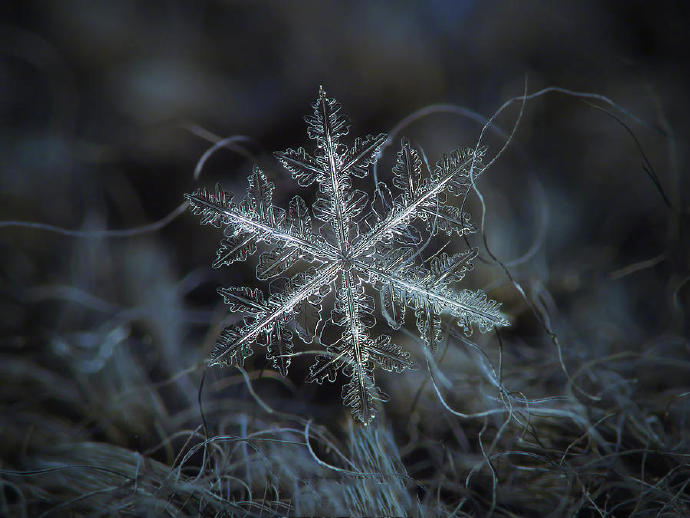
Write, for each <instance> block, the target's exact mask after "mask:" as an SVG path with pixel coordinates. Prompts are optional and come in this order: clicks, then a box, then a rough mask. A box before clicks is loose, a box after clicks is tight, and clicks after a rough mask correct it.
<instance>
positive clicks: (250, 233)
mask: <svg viewBox="0 0 690 518" xmlns="http://www.w3.org/2000/svg"><path fill="white" fill-rule="evenodd" d="M313 109H314V113H313V115H311V116H308V117H306V118H305V120H306V123H307V134H308V136H309V138H310V139H311V140H313V141H315V143H316V151H315V153H314V155H310V154H309V153H307V151H305V150H304V149H303V148H298V149H288V150H286V151H283V152H279V153H276V154H275V156H276V158H277V159H278V160H279V161H280V163H281V164H282V165H283V166H284V167H285V168H286V169H287V170H288V171H289V172H290V173H291V174H292V177H293V179H295V180H296V181H297V183H298V184H299V185H300V186H301V187H309V186H311V185H313V184H316V185H317V186H318V192H317V193H316V198H315V201H314V203H313V204H312V206H311V211H310V210H309V208H308V207H307V204H306V203H305V201H304V200H303V199H302V198H301V197H300V196H295V197H293V198H292V200H291V201H290V204H289V208H288V210H287V212H286V211H285V210H283V209H281V208H279V207H277V206H275V205H274V204H273V190H274V185H273V184H272V183H271V182H270V181H269V180H268V179H267V178H266V176H265V174H264V173H263V171H262V170H261V169H260V168H259V167H258V166H254V169H253V171H252V173H251V175H250V176H249V178H248V180H249V188H248V190H247V194H246V196H245V198H244V199H243V200H241V201H240V202H235V201H234V200H233V195H232V194H231V193H228V192H226V191H224V190H223V188H222V187H221V186H220V185H217V186H216V189H215V191H208V190H206V189H205V188H201V189H198V190H197V191H195V192H194V193H192V194H187V195H186V198H187V200H188V202H189V206H190V208H191V210H192V212H193V213H194V214H197V215H199V216H201V224H202V225H212V226H214V227H217V228H222V229H223V235H224V237H223V240H222V241H221V244H220V248H219V249H218V252H217V257H216V260H215V261H214V263H213V267H215V268H219V267H221V266H224V265H229V264H231V263H233V262H235V261H244V260H246V259H247V257H248V256H249V255H252V254H254V253H255V252H256V250H257V244H259V243H264V244H265V246H266V249H265V251H263V252H262V253H261V254H260V256H259V260H258V264H257V266H256V277H257V279H259V280H261V281H268V280H271V281H270V285H269V292H270V294H269V296H268V297H267V296H266V295H265V294H264V292H263V291H262V290H261V289H258V288H255V287H230V288H220V289H219V290H218V292H219V293H220V295H221V296H222V297H223V298H224V301H225V304H227V306H228V309H229V311H231V312H233V313H234V312H238V313H241V314H243V315H244V318H243V319H242V321H241V322H240V323H239V324H237V325H233V326H231V327H228V328H226V329H225V330H224V331H223V332H222V334H221V336H220V338H219V339H218V341H217V343H216V345H215V348H214V350H213V352H212V354H211V358H210V360H209V363H210V364H211V365H235V364H237V365H242V364H243V362H244V360H245V359H246V358H248V357H249V356H250V355H251V354H252V352H253V351H252V346H254V345H260V346H263V347H265V348H266V350H267V353H266V358H267V359H268V360H270V361H271V362H272V364H273V366H274V367H275V368H277V369H278V370H279V371H280V372H281V373H282V374H283V375H286V374H287V371H288V367H289V365H290V361H291V356H292V353H293V352H294V342H293V338H294V335H295V334H296V335H297V336H298V337H299V339H300V340H301V341H303V342H306V343H315V344H317V345H319V346H322V347H323V348H324V354H323V355H319V356H317V357H316V361H315V363H314V364H313V365H312V366H311V368H310V373H309V377H308V381H315V382H317V383H322V382H323V381H324V380H328V381H331V382H332V381H334V380H335V378H336V374H337V372H338V371H340V372H341V373H342V374H344V375H345V376H346V377H347V378H349V381H348V382H347V383H346V384H345V385H344V386H343V392H342V397H343V402H344V404H345V405H347V406H349V407H351V409H352V413H353V414H354V415H355V416H356V417H357V418H358V419H359V420H360V421H362V422H363V423H365V424H366V423H368V422H370V421H371V420H372V419H373V418H374V415H375V411H376V401H385V395H384V394H383V392H381V391H380V389H379V388H378V387H377V386H376V385H375V383H374V370H375V368H376V367H379V368H381V369H383V370H386V371H389V372H390V371H395V372H403V371H404V370H405V369H410V368H413V362H412V361H411V360H410V354H409V353H408V352H406V351H404V350H403V349H402V347H400V346H399V345H396V344H395V343H393V342H392V341H391V337H390V336H389V335H387V334H379V335H378V336H375V331H376V329H374V326H375V325H376V319H375V317H374V311H375V302H374V297H372V295H371V293H376V292H378V294H379V298H380V303H379V306H380V312H381V313H382V314H383V316H384V319H385V321H386V322H387V324H388V325H389V326H390V327H391V328H392V329H399V328H400V327H401V326H402V325H403V324H404V321H405V312H406V309H410V310H411V311H412V312H413V313H414V319H415V320H416V324H417V329H418V330H419V334H420V337H421V339H422V341H423V342H424V343H425V344H426V346H428V347H430V348H432V349H434V348H435V347H436V345H437V343H438V342H439V341H440V340H441V338H442V316H443V315H447V316H448V317H450V318H452V319H454V320H455V321H456V322H457V324H458V325H459V326H461V327H462V328H463V329H464V330H465V332H466V333H469V332H471V326H472V325H473V324H475V325H477V326H478V327H479V329H480V330H482V331H487V330H490V329H492V328H493V327H495V326H506V325H508V321H507V319H506V318H505V316H504V315H503V314H502V313H501V312H500V311H499V304H498V303H497V302H496V301H493V300H490V299H487V296H486V294H485V293H484V292H483V291H480V290H476V291H472V290H467V289H462V290H460V289H456V288H455V284H456V283H457V282H458V281H460V280H461V279H462V278H463V277H464V275H465V274H466V273H467V272H468V271H469V270H470V269H471V268H472V260H473V259H474V258H475V257H476V256H477V253H478V251H477V249H469V250H466V251H464V252H460V253H456V254H452V255H448V254H446V253H445V252H440V253H436V254H434V255H432V256H431V257H430V258H428V259H427V260H426V261H421V260H420V257H419V256H420V255H421V252H422V250H423V249H424V248H425V247H426V246H427V245H428V243H429V242H430V241H429V237H431V236H435V235H437V234H446V235H448V236H453V235H455V236H463V235H466V234H468V233H470V232H472V231H474V228H473V226H472V225H471V224H470V221H469V215H468V214H467V213H466V212H463V211H462V210H461V209H460V208H458V205H459V206H462V205H463V203H464V201H465V198H466V197H467V194H468V192H469V188H470V186H471V176H470V175H474V176H476V175H477V174H479V173H480V172H481V171H482V170H483V168H482V156H483V154H484V150H474V149H463V150H457V151H454V152H452V153H450V154H449V155H444V156H443V157H442V158H441V160H439V162H438V163H437V164H436V165H435V167H433V168H429V167H424V166H423V161H422V158H421V157H420V152H419V151H418V150H416V149H415V148H414V147H413V146H412V145H410V143H409V142H408V141H407V140H405V139H403V140H402V145H401V149H400V151H399V152H398V153H397V160H396V164H395V166H394V168H393V186H394V188H395V192H396V193H397V196H395V197H394V196H393V194H392V193H391V190H390V189H389V188H388V187H387V185H386V184H385V183H383V182H380V183H378V185H377V188H376V190H375V193H374V196H373V201H372V202H371V203H370V202H369V196H368V195H367V193H365V192H363V191H362V190H359V189H357V188H355V187H354V185H353V182H354V181H355V180H354V178H360V179H361V178H365V177H367V176H368V175H369V169H370V167H371V166H372V165H373V164H374V163H375V162H376V160H377V158H378V155H379V152H380V151H381V149H382V147H383V146H384V145H385V144H386V143H387V139H388V137H387V135H386V134H383V133H381V134H378V135H367V136H365V137H360V138H357V139H355V141H354V143H353V144H352V146H351V147H349V148H348V147H347V146H346V144H344V143H343V137H345V136H346V135H347V133H348V131H349V122H348V120H347V118H346V117H345V116H344V115H343V113H342V110H341V106H340V104H339V103H338V102H337V101H335V100H334V99H332V98H329V97H327V96H326V92H325V91H324V90H323V88H321V89H320V90H319V96H318V99H317V100H316V102H315V103H314V105H313ZM425 173H426V174H425ZM449 200H454V201H456V202H457V203H456V204H452V203H450V202H449ZM312 216H313V218H314V219H316V220H318V223H316V225H315V222H314V221H313V218H312ZM305 263H306V264H307V265H308V266H307V268H306V269H305V268H304V267H303V266H302V267H300V265H304V264H305ZM291 272H292V273H291ZM366 287H368V289H367V288H366ZM326 301H328V302H330V307H331V308H332V309H331V310H330V312H328V311H327V310H325V309H324V302H326ZM379 327H380V326H379ZM377 329H378V327H377Z"/></svg>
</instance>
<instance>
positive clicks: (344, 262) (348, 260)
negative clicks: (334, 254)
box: [339, 252, 355, 272]
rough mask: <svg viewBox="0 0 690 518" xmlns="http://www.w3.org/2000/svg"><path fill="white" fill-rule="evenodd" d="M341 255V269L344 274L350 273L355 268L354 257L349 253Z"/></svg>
mask: <svg viewBox="0 0 690 518" xmlns="http://www.w3.org/2000/svg"><path fill="white" fill-rule="evenodd" d="M339 255H340V258H339V259H340V268H341V269H342V270H343V271H344V272H349V271H350V270H352V268H354V266H355V262H354V258H353V257H352V255H351V254H350V253H347V252H345V253H341V254H339Z"/></svg>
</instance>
